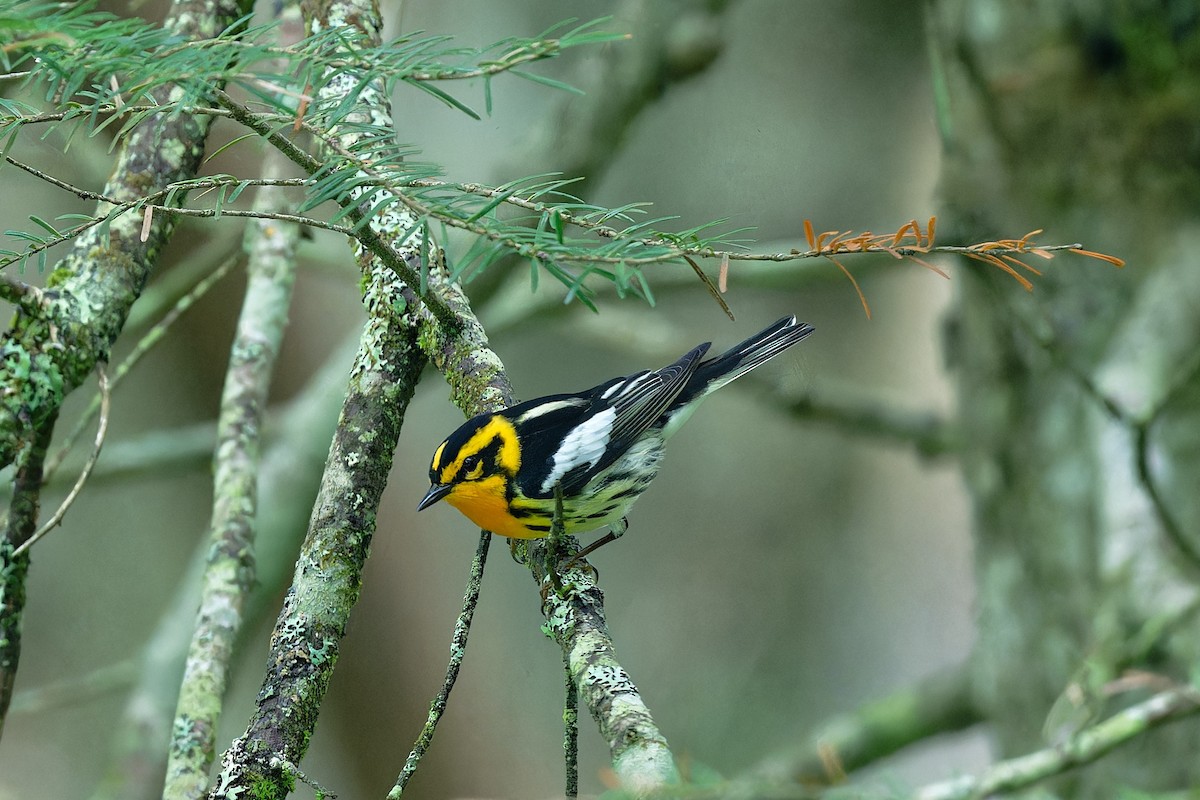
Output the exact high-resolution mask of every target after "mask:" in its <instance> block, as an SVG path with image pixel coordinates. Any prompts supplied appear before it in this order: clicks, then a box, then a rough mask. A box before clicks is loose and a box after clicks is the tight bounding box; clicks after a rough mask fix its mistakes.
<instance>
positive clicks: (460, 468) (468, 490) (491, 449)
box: [417, 415, 531, 538]
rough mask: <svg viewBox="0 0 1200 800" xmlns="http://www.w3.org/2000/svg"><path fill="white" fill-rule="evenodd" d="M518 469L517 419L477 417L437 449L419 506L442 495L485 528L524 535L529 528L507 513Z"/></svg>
mask: <svg viewBox="0 0 1200 800" xmlns="http://www.w3.org/2000/svg"><path fill="white" fill-rule="evenodd" d="M520 468H521V447H520V445H519V444H518V442H517V432H516V429H515V428H513V424H512V423H511V422H509V421H508V420H507V419H505V418H504V417H501V416H499V415H482V416H479V417H475V418H474V419H472V420H470V421H468V422H467V423H466V424H465V425H463V426H462V427H461V428H459V429H458V430H457V431H455V432H454V433H453V434H451V435H450V438H449V439H447V440H446V441H444V442H442V444H441V445H440V446H439V447H438V449H437V450H436V451H435V452H434V454H433V462H432V463H431V464H430V466H429V483H430V484H431V485H430V487H429V491H428V492H427V493H426V495H425V497H424V498H423V499H422V500H421V503H420V505H418V506H417V510H418V511H421V510H423V509H426V508H429V506H431V505H433V504H434V503H436V502H438V501H439V500H442V499H444V500H445V501H446V502H447V503H449V504H450V505H452V506H454V507H455V508H457V509H458V510H459V511H461V512H462V513H463V514H464V515H465V516H466V517H467V518H468V519H470V520H471V521H472V522H474V523H475V524H476V525H478V526H479V527H481V528H484V529H485V530H489V531H492V532H493V533H498V534H500V535H501V536H514V537H518V538H526V537H528V536H530V535H531V533H530V532H529V531H528V530H526V528H525V527H524V525H522V524H521V522H520V521H519V520H517V519H516V518H514V517H513V516H512V514H511V513H510V512H509V500H510V498H511V483H512V481H513V479H514V478H515V476H516V474H517V470H518V469H520Z"/></svg>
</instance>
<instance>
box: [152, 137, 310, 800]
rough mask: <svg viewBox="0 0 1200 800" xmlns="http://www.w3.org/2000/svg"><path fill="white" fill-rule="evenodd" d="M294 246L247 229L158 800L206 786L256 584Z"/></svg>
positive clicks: (275, 172)
mask: <svg viewBox="0 0 1200 800" xmlns="http://www.w3.org/2000/svg"><path fill="white" fill-rule="evenodd" d="M287 166H288V162H286V161H285V160H284V158H283V156H281V155H280V154H279V153H278V152H277V151H275V150H269V151H268V152H267V155H266V160H265V163H264V169H263V173H264V175H265V176H266V177H268V178H271V179H274V178H277V177H282V176H283V175H284V174H285V173H286V169H287ZM292 194H293V193H289V192H288V190H287V189H286V188H283V187H264V188H263V189H262V190H260V192H259V194H258V197H257V198H256V199H255V208H256V209H261V210H277V209H283V208H286V207H287V206H289V205H291V203H293V202H294V201H295V198H294V197H293V196H291V195H292ZM299 238H300V231H299V229H298V228H297V227H296V226H294V225H280V224H277V223H274V222H268V221H265V220H264V221H259V222H258V223H257V224H255V225H252V226H250V228H249V229H248V231H247V239H248V240H249V251H250V258H249V263H248V266H247V276H248V277H247V284H246V292H245V296H244V298H243V303H242V312H241V316H240V317H239V319H238V325H237V331H236V333H235V335H234V341H233V345H232V348H231V350H230V358H229V365H228V368H227V371H226V374H225V389H224V392H223V394H222V396H221V411H220V418H219V420H218V423H217V441H216V450H215V458H214V463H213V468H214V469H213V509H212V523H211V526H210V534H209V536H210V547H209V550H208V564H207V567H206V569H205V572H204V580H203V584H202V587H201V594H200V609H199V612H198V615H197V618H196V620H195V627H194V630H193V633H192V641H191V646H190V648H189V651H188V657H187V663H186V666H185V669H184V674H183V680H182V682H181V684H180V688H179V703H178V706H177V708H176V711H175V723H174V725H173V726H172V736H171V749H170V753H169V756H168V760H167V777H166V785H165V788H164V795H165V796H169V797H171V798H178V800H184V798H199V797H202V796H203V795H204V792H205V789H206V788H207V787H208V772H209V768H210V767H211V766H212V761H213V756H214V751H215V748H216V733H217V723H218V721H219V720H220V716H221V710H222V706H223V702H224V696H225V690H226V686H227V684H228V681H229V671H230V668H231V661H232V659H233V654H234V645H235V644H236V638H237V634H238V631H239V630H240V629H241V626H242V620H243V612H244V608H245V606H246V603H247V601H248V598H249V595H250V593H251V591H252V590H253V588H254V586H255V537H256V533H257V517H258V474H259V468H260V458H259V454H260V452H261V451H262V432H263V417H264V414H265V411H266V405H267V394H268V391H269V389H270V385H271V375H272V374H273V372H274V367H275V359H276V356H277V355H278V353H279V347H280V343H281V342H282V339H283V330H284V328H285V327H286V325H287V317H288V308H289V307H290V305H291V298H292V286H293V284H294V282H295V277H296V273H295V257H296V245H297V243H298V241H299Z"/></svg>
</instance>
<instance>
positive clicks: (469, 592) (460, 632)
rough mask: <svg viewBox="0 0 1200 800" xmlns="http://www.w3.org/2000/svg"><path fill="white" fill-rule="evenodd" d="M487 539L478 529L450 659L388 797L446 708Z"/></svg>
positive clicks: (398, 790)
mask: <svg viewBox="0 0 1200 800" xmlns="http://www.w3.org/2000/svg"><path fill="white" fill-rule="evenodd" d="M491 542H492V534H490V533H489V532H487V531H481V532H480V534H479V544H478V545H477V546H476V548H475V557H474V558H473V559H472V560H471V574H470V576H469V577H468V578H467V589H466V592H465V593H464V595H463V604H462V610H461V611H460V612H459V614H458V619H456V620H455V621H454V634H453V635H452V636H451V637H450V661H449V663H447V664H446V676H445V678H444V679H443V680H442V688H441V689H440V690H439V691H438V693H437V695H436V696H435V697H434V698H433V702H431V703H430V704H429V716H428V717H427V718H426V719H425V726H424V727H423V728H421V733H420V735H419V736H418V737H417V741H416V742H415V743H414V744H413V748H412V751H411V752H410V753H409V754H408V758H407V759H405V761H404V767H403V768H402V769H401V770H400V775H399V776H398V777H397V778H396V783H395V785H394V786H393V787H392V790H391V791H390V792H388V800H399V798H400V796H401V795H402V794H403V793H404V787H406V786H408V782H409V780H411V779H412V776H413V774H414V773H416V771H417V767H418V766H420V763H421V758H422V757H424V755H425V753H426V752H427V751H428V750H429V745H430V744H431V743H432V742H433V735H434V733H436V732H437V726H438V722H440V721H441V719H442V714H444V713H445V711H446V703H447V701H448V700H449V699H450V692H451V690H453V689H454V683H455V681H457V680H458V673H459V671H460V670H461V669H462V663H463V658H464V657H465V656H466V653H467V635H468V634H469V633H470V632H471V620H472V619H474V617H475V608H476V606H477V605H478V604H479V589H480V586H482V584H483V568H484V565H486V564H487V555H488V548H489V547H490V546H491Z"/></svg>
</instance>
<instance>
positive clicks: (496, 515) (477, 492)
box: [446, 475, 546, 539]
mask: <svg viewBox="0 0 1200 800" xmlns="http://www.w3.org/2000/svg"><path fill="white" fill-rule="evenodd" d="M446 502H447V503H449V504H450V505H452V506H454V507H455V508H457V509H458V510H459V511H461V512H462V514H463V515H464V516H465V517H466V518H467V519H469V520H471V522H474V523H475V524H476V525H478V526H479V527H481V528H483V529H484V530H488V531H491V532H492V533H497V534H499V535H501V536H509V537H512V538H515V539H533V538H536V537H539V536H545V535H546V534H545V533H544V532H541V531H536V532H535V531H531V530H529V529H528V528H526V527H525V526H524V525H522V524H521V521H520V520H518V519H517V518H516V517H514V516H513V515H512V514H510V513H509V512H508V498H507V496H506V495H505V493H504V478H503V477H501V476H500V475H492V476H490V477H487V478H484V479H483V480H479V481H467V482H466V483H460V484H457V485H456V486H455V487H454V488H453V489H451V490H450V494H448V495H446Z"/></svg>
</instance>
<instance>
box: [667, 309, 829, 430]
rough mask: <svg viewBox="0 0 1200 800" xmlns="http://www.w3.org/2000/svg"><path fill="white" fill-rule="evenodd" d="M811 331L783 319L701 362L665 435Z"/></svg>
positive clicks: (680, 398) (682, 395)
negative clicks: (722, 390)
mask: <svg viewBox="0 0 1200 800" xmlns="http://www.w3.org/2000/svg"><path fill="white" fill-rule="evenodd" d="M812 332H813V327H812V326H811V325H809V324H808V323H806V322H796V318H795V317H784V318H783V319H781V320H779V321H778V322H776V323H774V324H773V325H771V326H769V327H767V328H764V329H763V330H761V331H759V332H758V333H756V334H754V335H753V336H751V337H750V338H749V339H747V340H746V341H744V342H741V343H740V344H736V345H734V346H733V347H731V348H729V349H728V350H726V351H725V352H724V353H722V354H721V355H719V356H714V357H713V358H710V359H708V360H706V361H701V362H700V364H699V366H697V367H696V371H695V372H694V373H692V376H691V378H689V379H688V382H687V385H686V386H684V388H683V391H681V392H680V393H679V397H678V399H677V400H676V402H675V405H674V409H675V410H674V411H673V412H671V415H670V418H669V419H668V420H667V423H666V425H664V426H663V436H664V437H667V436H671V435H672V434H673V433H674V432H675V431H677V430H679V427H680V426H681V425H683V423H684V422H685V421H686V420H687V418H688V417H690V416H691V415H692V412H693V411H695V410H696V407H697V406H698V405H700V401H701V400H703V399H704V398H705V396H707V395H708V394H710V393H712V392H715V391H716V390H717V389H720V388H721V387H722V386H724V385H725V384H727V383H729V382H730V381H732V380H736V379H737V378H740V377H741V376H742V375H745V374H746V373H747V372H749V371H750V370H752V369H754V368H755V367H757V366H760V365H762V364H765V363H766V362H767V361H770V360H771V359H772V358H774V357H775V356H777V355H779V354H780V353H782V352H783V351H784V350H786V349H788V348H789V347H791V346H792V345H794V344H795V343H796V342H798V341H800V340H801V339H803V338H804V337H805V336H808V335H809V334H810V333H812Z"/></svg>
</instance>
